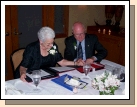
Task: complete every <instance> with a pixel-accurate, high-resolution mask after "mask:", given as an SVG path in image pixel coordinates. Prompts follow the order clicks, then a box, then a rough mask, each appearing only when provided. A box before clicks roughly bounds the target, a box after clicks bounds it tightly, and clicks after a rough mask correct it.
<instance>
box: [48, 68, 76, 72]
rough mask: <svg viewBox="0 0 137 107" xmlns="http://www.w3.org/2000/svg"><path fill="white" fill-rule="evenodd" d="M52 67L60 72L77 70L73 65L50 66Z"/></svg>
mask: <svg viewBox="0 0 137 107" xmlns="http://www.w3.org/2000/svg"><path fill="white" fill-rule="evenodd" d="M50 68H52V69H54V70H56V71H58V72H63V71H71V70H75V68H72V67H50Z"/></svg>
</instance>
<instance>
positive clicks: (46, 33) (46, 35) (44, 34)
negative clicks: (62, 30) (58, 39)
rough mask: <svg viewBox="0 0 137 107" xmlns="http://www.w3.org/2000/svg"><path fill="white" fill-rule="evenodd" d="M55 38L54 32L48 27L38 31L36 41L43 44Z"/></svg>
mask: <svg viewBox="0 0 137 107" xmlns="http://www.w3.org/2000/svg"><path fill="white" fill-rule="evenodd" d="M54 37H55V32H54V31H53V29H51V28H50V27H42V28H41V29H40V30H39V31H38V39H39V40H40V41H42V42H45V41H46V39H51V38H54Z"/></svg>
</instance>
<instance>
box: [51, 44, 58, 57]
mask: <svg viewBox="0 0 137 107" xmlns="http://www.w3.org/2000/svg"><path fill="white" fill-rule="evenodd" d="M56 49H57V48H56V46H55V45H54V46H52V48H51V49H50V50H49V53H50V54H52V55H54V54H55V53H57V51H56Z"/></svg>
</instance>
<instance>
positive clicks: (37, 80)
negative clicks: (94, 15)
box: [32, 70, 41, 92]
mask: <svg viewBox="0 0 137 107" xmlns="http://www.w3.org/2000/svg"><path fill="white" fill-rule="evenodd" d="M32 80H33V83H34V85H35V86H36V88H35V89H34V90H33V91H34V92H40V89H38V88H37V86H38V84H39V83H40V81H41V72H40V70H34V71H33V72H32Z"/></svg>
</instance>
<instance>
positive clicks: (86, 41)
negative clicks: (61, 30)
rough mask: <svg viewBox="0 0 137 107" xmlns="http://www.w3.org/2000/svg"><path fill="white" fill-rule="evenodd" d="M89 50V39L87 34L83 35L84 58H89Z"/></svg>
mask: <svg viewBox="0 0 137 107" xmlns="http://www.w3.org/2000/svg"><path fill="white" fill-rule="evenodd" d="M89 50H90V41H89V38H88V36H87V35H85V54H86V59H87V58H89V54H88V53H89Z"/></svg>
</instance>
